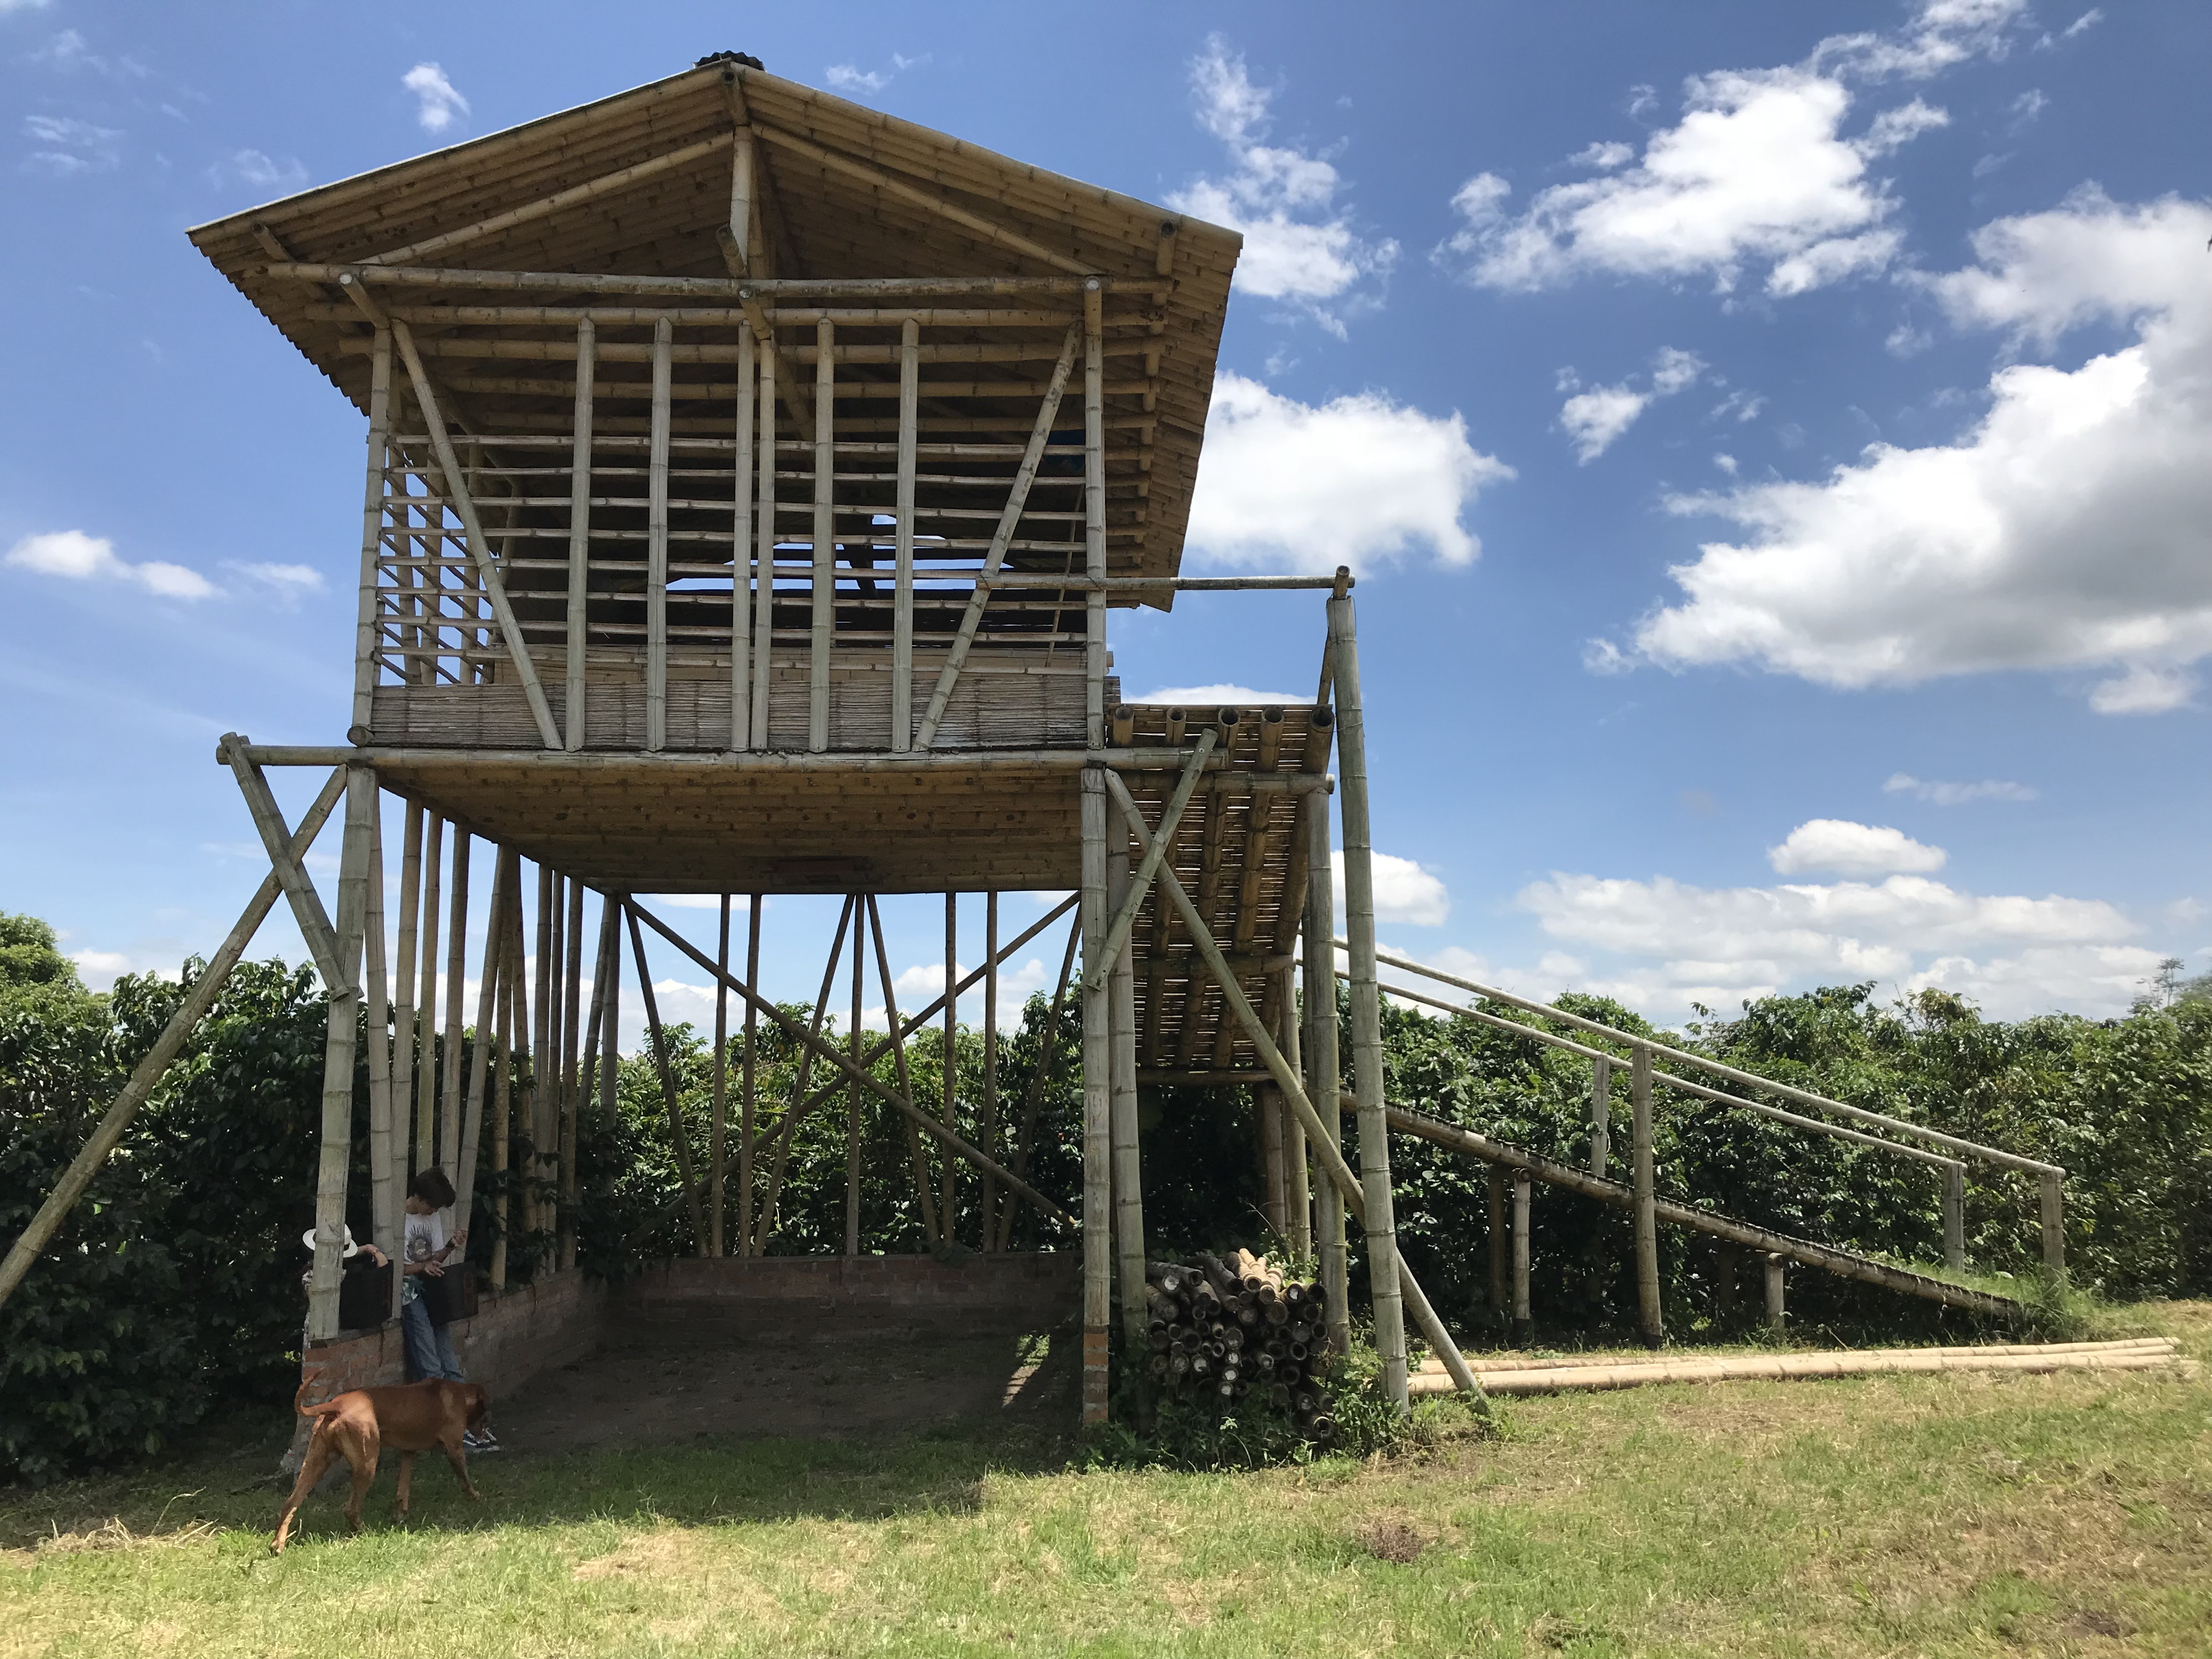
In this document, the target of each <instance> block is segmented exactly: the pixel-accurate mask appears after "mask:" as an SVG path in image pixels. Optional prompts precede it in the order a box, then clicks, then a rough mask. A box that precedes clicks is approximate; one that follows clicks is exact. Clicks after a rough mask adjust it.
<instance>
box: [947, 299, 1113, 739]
mask: <svg viewBox="0 0 2212 1659" xmlns="http://www.w3.org/2000/svg"><path fill="white" fill-rule="evenodd" d="M1082 337H1083V330H1082V328H1081V327H1080V325H1075V326H1071V327H1070V328H1069V329H1068V331H1067V343H1066V344H1065V345H1063V346H1062V347H1061V348H1060V360H1059V361H1058V362H1055V363H1054V365H1053V368H1052V379H1051V380H1049V381H1048V382H1047V383H1046V386H1045V389H1044V402H1043V403H1042V404H1040V405H1038V408H1037V417H1036V425H1034V426H1033V427H1031V428H1030V441H1029V447H1027V448H1025V449H1024V450H1023V452H1022V464H1021V465H1020V466H1019V467H1018V469H1016V471H1015V473H1014V483H1013V488H1012V489H1010V490H1008V491H1007V492H1006V510H1005V511H1004V512H1002V513H1000V514H999V527H998V528H997V529H996V530H994V531H993V532H991V546H990V550H989V551H988V552H987V553H986V554H985V555H984V556H983V568H982V570H981V573H980V574H978V575H977V576H976V578H975V592H973V593H971V594H969V596H968V608H967V609H966V610H965V611H963V612H961V615H960V627H959V629H958V631H957V633H955V634H954V635H953V637H952V648H951V651H950V652H948V653H946V655H945V666H944V667H942V668H941V669H939V671H938V673H937V688H936V690H933V691H932V692H931V693H930V694H929V708H928V710H927V713H925V714H923V715H922V717H921V732H919V733H917V734H916V736H915V748H917V749H927V748H929V747H931V746H932V745H933V744H935V743H936V741H937V728H938V726H939V725H940V724H941V723H942V722H943V720H944V719H945V704H946V703H947V702H950V701H951V697H952V688H953V686H954V685H955V684H957V683H958V681H959V678H960V669H961V665H963V663H965V662H966V661H967V660H968V652H969V647H972V646H973V645H974V644H975V630H976V629H978V628H979V627H981V625H982V622H983V607H984V605H987V604H988V603H989V602H990V598H991V580H992V578H994V576H996V575H997V574H999V568H1000V566H1001V565H1003V564H1004V563H1006V546H1007V544H1008V543H1010V542H1012V540H1013V538H1014V530H1015V527H1016V526H1018V525H1019V524H1020V523H1021V518H1022V509H1023V508H1024V507H1027V506H1028V505H1029V499H1030V485H1032V484H1034V483H1036V471H1037V467H1038V465H1039V464H1040V463H1041V462H1042V460H1043V459H1044V449H1045V444H1046V441H1048V439H1049V438H1050V437H1051V436H1052V425H1053V422H1054V421H1055V420H1056V419H1058V418H1059V416H1060V394H1061V393H1063V392H1066V390H1067V377H1068V376H1069V375H1070V374H1073V372H1074V369H1075V348H1076V344H1077V343H1078V342H1079V341H1080V340H1081V339H1082Z"/></svg>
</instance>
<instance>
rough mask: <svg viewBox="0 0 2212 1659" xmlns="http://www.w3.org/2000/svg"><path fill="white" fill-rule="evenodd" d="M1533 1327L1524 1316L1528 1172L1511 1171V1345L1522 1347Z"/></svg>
mask: <svg viewBox="0 0 2212 1659" xmlns="http://www.w3.org/2000/svg"><path fill="white" fill-rule="evenodd" d="M1532 1330H1533V1327H1532V1325H1531V1322H1530V1320H1529V1316H1528V1171H1527V1170H1515V1171H1514V1173H1513V1346H1515V1347H1516V1348H1525V1347H1527V1346H1528V1339H1529V1337H1530V1335H1531V1334H1532Z"/></svg>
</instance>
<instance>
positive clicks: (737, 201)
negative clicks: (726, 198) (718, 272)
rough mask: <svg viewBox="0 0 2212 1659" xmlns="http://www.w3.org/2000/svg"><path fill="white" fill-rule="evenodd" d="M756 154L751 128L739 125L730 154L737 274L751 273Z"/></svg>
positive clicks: (732, 241)
mask: <svg viewBox="0 0 2212 1659" xmlns="http://www.w3.org/2000/svg"><path fill="white" fill-rule="evenodd" d="M754 155H755V151H754V149H753V135H752V130H751V129H750V127H739V128H738V132H737V137H736V140H735V142H734V143H732V145H731V155H730V246H731V248H732V251H733V252H735V253H736V254H737V269H736V270H734V271H732V273H731V274H732V276H750V275H752V267H753V258H752V247H753V211H754V196H755V191H756V186H755V185H754V182H753V175H754V169H755V167H756V165H757V164H756V162H755V160H754Z"/></svg>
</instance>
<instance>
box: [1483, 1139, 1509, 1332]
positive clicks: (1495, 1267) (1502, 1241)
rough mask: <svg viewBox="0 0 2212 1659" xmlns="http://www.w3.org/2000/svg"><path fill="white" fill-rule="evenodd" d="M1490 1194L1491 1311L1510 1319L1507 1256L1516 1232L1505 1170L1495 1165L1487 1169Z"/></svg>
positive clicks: (1500, 1316)
mask: <svg viewBox="0 0 2212 1659" xmlns="http://www.w3.org/2000/svg"><path fill="white" fill-rule="evenodd" d="M1485 1173H1486V1176H1487V1177H1488V1178H1487V1180H1486V1183H1485V1184H1486V1186H1487V1187H1488V1188H1489V1197H1490V1310H1491V1311H1492V1313H1494V1314H1496V1315H1497V1316H1498V1317H1499V1318H1500V1319H1501V1320H1502V1319H1508V1318H1510V1317H1511V1316H1510V1315H1509V1314H1508V1313H1507V1312H1506V1307H1507V1302H1506V1297H1505V1273H1506V1257H1507V1255H1508V1253H1509V1252H1510V1250H1511V1249H1512V1235H1511V1234H1510V1233H1509V1232H1508V1231H1506V1225H1505V1171H1504V1170H1501V1169H1499V1168H1498V1166H1497V1165H1496V1164H1492V1165H1490V1167H1489V1169H1488V1170H1486V1172H1485Z"/></svg>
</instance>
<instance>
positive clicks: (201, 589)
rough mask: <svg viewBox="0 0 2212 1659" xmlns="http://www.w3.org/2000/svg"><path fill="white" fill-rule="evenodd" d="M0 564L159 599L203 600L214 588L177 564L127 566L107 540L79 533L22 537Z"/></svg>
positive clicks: (152, 562)
mask: <svg viewBox="0 0 2212 1659" xmlns="http://www.w3.org/2000/svg"><path fill="white" fill-rule="evenodd" d="M5 562H6V563H8V564H9V565H12V566H14V567H15V568H16V569H18V570H32V571H36V572H37V573H38V574H40V575H42V576H59V577H62V578H64V580H70V581H120V582H130V583H132V584H135V585H136V586H140V587H143V588H144V589H145V590H146V591H147V592H149V593H155V594H159V595H160V596H161V598H163V599H208V598H210V597H212V596H213V594H214V593H215V592H216V586H215V584H214V583H212V582H210V581H209V580H208V579H207V578H206V577H204V576H203V575H201V574H200V573H199V572H198V571H197V570H190V569H187V568H185V566H183V565H180V564H171V563H169V562H167V561H166V560H161V559H148V560H146V561H144V562H143V563H139V564H132V563H131V562H129V561H128V560H126V559H121V558H118V557H117V556H116V553H115V544H114V543H113V542H111V541H109V540H108V539H107V538H106V537H105V536H88V535H86V534H85V533H84V532H82V530H56V531H50V532H47V533H46V534H45V535H41V536H26V537H25V538H23V539H22V540H21V541H20V542H17V543H16V544H15V546H13V547H11V548H9V550H8V556H7V559H6V560H5Z"/></svg>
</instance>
